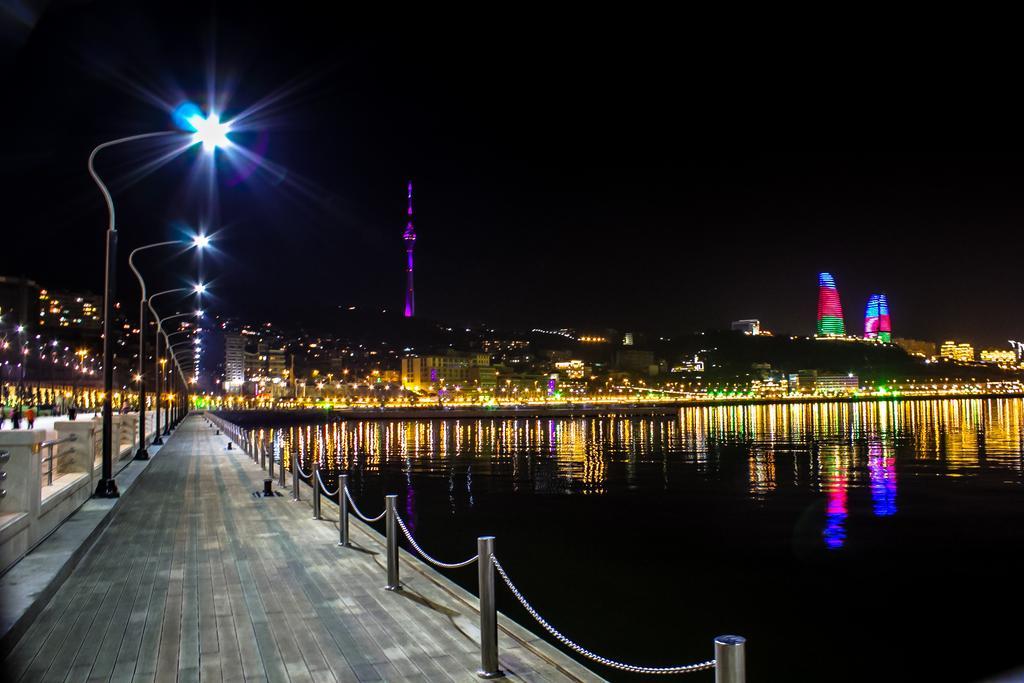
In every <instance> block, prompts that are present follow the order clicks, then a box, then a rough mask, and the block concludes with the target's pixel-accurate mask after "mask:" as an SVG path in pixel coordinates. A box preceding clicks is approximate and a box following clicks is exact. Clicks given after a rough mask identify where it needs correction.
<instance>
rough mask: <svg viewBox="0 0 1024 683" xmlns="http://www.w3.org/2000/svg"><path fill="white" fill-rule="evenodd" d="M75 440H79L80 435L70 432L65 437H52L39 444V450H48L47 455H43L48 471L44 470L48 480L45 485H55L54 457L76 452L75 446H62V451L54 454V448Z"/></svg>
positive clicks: (43, 474)
mask: <svg viewBox="0 0 1024 683" xmlns="http://www.w3.org/2000/svg"><path fill="white" fill-rule="evenodd" d="M73 441H78V436H76V435H75V434H70V435H68V436H65V437H64V438H63V439H51V440H50V441H43V442H42V443H40V444H39V446H38V449H39V451H43V450H46V455H44V456H43V463H45V464H46V471H45V472H42V478H44V479H45V481H46V483H45V484H43V485H44V486H53V470H54V466H53V460H54V458H59V457H61V456H65V455H71V454H72V453H74V452H75V449H74V447H72V448H61V449H60V451H59V452H58V453H57V455H54V454H53V449H54V448H56V447H57V446H60V445H63V444H66V443H71V442H73ZM40 483H42V482H40Z"/></svg>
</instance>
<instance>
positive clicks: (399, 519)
mask: <svg viewBox="0 0 1024 683" xmlns="http://www.w3.org/2000/svg"><path fill="white" fill-rule="evenodd" d="M395 520H396V521H397V522H398V527H399V528H400V529H401V530H402V533H403V534H405V537H406V538H407V539H409V544H410V545H412V547H413V548H415V549H416V552H418V553H419V554H420V555H421V556H422V557H423V559H424V560H426V561H427V562H429V563H430V564H432V565H435V566H437V567H441V568H443V569H459V568H460V567H468V566H469V565H471V564H473V563H474V562H476V561H477V560H478V559H479V558H480V555H474V556H473V557H471V558H469V559H468V560H466V561H465V562H455V563H453V564H449V563H447V562H442V561H441V560H435V559H434V558H433V557H431V556H430V555H427V554H426V553H425V552H424V551H423V548H421V547H420V544H419V543H417V542H416V539H414V538H413V537H412V534H410V533H409V529H407V528H406V526H405V522H403V521H402V516H401V515H395Z"/></svg>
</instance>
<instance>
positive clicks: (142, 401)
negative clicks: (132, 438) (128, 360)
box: [128, 234, 210, 460]
mask: <svg viewBox="0 0 1024 683" xmlns="http://www.w3.org/2000/svg"><path fill="white" fill-rule="evenodd" d="M209 243H210V238H208V237H207V236H206V235H201V234H200V235H196V236H195V237H193V238H192V240H191V241H185V240H168V241H166V242H156V243H154V244H147V245H145V246H142V247H138V248H137V249H133V250H132V252H131V253H130V254H128V267H129V268H131V269H132V272H133V273H135V278H136V279H137V280H138V281H139V287H140V288H141V290H142V298H140V299H139V372H138V377H139V450H138V451H136V453H135V459H136V460H148V459H149V451H148V450H146V375H145V373H144V372H143V366H144V363H145V360H146V301H147V300H146V281H145V280H143V279H142V274H141V273H140V272H139V269H138V268H136V267H135V255H136V254H138V253H139V252H140V251H146V250H148V249H156V248H157V247H170V246H193V247H196V248H197V249H202V248H203V247H205V246H207V245H208V244H209ZM157 409H159V406H157Z"/></svg>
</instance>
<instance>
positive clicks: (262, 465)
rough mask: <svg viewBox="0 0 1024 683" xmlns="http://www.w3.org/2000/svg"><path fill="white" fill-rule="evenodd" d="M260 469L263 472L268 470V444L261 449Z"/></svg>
mask: <svg viewBox="0 0 1024 683" xmlns="http://www.w3.org/2000/svg"><path fill="white" fill-rule="evenodd" d="M260 469H262V470H265V469H267V444H266V442H264V443H263V445H262V447H261V448H260Z"/></svg>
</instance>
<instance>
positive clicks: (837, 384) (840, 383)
mask: <svg viewBox="0 0 1024 683" xmlns="http://www.w3.org/2000/svg"><path fill="white" fill-rule="evenodd" d="M859 388H860V378H859V377H858V376H857V375H855V374H853V373H845V374H843V373H836V372H819V373H818V375H817V377H815V379H814V393H816V394H826V395H829V396H832V395H837V394H852V393H853V392H855V391H857V390H858V389H859Z"/></svg>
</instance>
